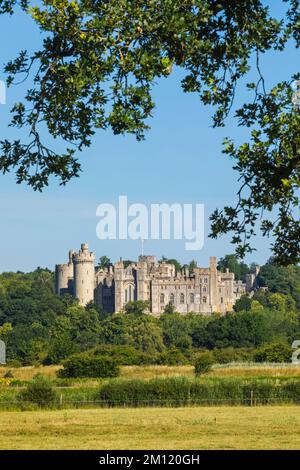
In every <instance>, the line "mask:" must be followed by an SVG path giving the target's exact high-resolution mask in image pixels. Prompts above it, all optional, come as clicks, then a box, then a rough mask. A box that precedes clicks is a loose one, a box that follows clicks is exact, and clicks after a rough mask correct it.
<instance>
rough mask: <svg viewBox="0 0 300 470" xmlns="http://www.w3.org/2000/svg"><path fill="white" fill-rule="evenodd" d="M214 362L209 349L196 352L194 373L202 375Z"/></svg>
mask: <svg viewBox="0 0 300 470" xmlns="http://www.w3.org/2000/svg"><path fill="white" fill-rule="evenodd" d="M214 363H215V360H214V356H213V354H212V352H210V351H204V352H201V353H198V354H197V356H196V358H195V364H194V365H195V374H196V375H202V374H206V373H207V372H209V371H210V369H211V368H212V366H213V364H214Z"/></svg>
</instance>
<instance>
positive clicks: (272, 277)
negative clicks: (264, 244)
mask: <svg viewBox="0 0 300 470" xmlns="http://www.w3.org/2000/svg"><path fill="white" fill-rule="evenodd" d="M258 281H259V285H260V286H261V287H268V289H269V290H270V291H271V292H274V293H276V292H278V293H281V294H285V295H290V296H291V297H292V298H293V299H294V300H295V302H296V305H297V308H298V309H299V308H300V266H293V265H290V266H286V267H284V266H278V265H277V264H276V263H274V259H272V258H271V259H270V260H269V261H268V263H266V264H265V265H264V266H262V267H261V270H260V273H259V277H258Z"/></svg>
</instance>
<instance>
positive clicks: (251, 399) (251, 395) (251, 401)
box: [250, 390, 253, 406]
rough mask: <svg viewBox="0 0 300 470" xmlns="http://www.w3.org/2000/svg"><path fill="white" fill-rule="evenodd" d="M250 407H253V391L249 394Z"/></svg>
mask: <svg viewBox="0 0 300 470" xmlns="http://www.w3.org/2000/svg"><path fill="white" fill-rule="evenodd" d="M250 406H253V390H251V392H250Z"/></svg>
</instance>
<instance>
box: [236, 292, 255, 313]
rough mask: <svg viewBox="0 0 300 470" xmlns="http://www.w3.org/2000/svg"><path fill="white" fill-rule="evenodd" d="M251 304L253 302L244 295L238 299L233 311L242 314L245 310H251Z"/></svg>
mask: <svg viewBox="0 0 300 470" xmlns="http://www.w3.org/2000/svg"><path fill="white" fill-rule="evenodd" d="M251 304H252V300H251V299H250V297H249V296H248V295H246V294H245V295H242V296H241V298H240V299H238V300H237V301H236V302H235V304H234V306H233V309H234V311H235V312H242V311H243V310H244V311H245V310H250V309H251Z"/></svg>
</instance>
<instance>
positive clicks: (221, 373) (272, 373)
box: [0, 363, 300, 385]
mask: <svg viewBox="0 0 300 470" xmlns="http://www.w3.org/2000/svg"><path fill="white" fill-rule="evenodd" d="M59 369H61V366H26V367H8V366H0V379H1V378H3V377H4V375H5V373H6V372H7V371H8V370H10V371H11V372H12V375H13V377H14V378H15V379H18V380H24V381H27V380H31V379H32V378H33V377H34V376H35V375H37V374H42V375H44V376H45V377H48V378H52V379H54V378H56V373H57V371H58V370H59ZM193 375H194V367H193V366H158V365H152V366H149V365H145V366H122V367H121V374H120V376H121V377H123V378H126V379H145V380H147V379H153V378H156V377H192V376H193ZM206 377H290V378H291V377H295V378H297V377H300V365H299V364H290V363H287V364H281V363H279V364H275V363H274V364H270V363H230V364H215V365H214V366H213V368H212V370H211V371H210V372H209V373H208V374H206ZM88 382H89V383H90V384H93V383H94V384H95V385H98V381H97V380H93V379H90V380H89V381H88Z"/></svg>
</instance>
